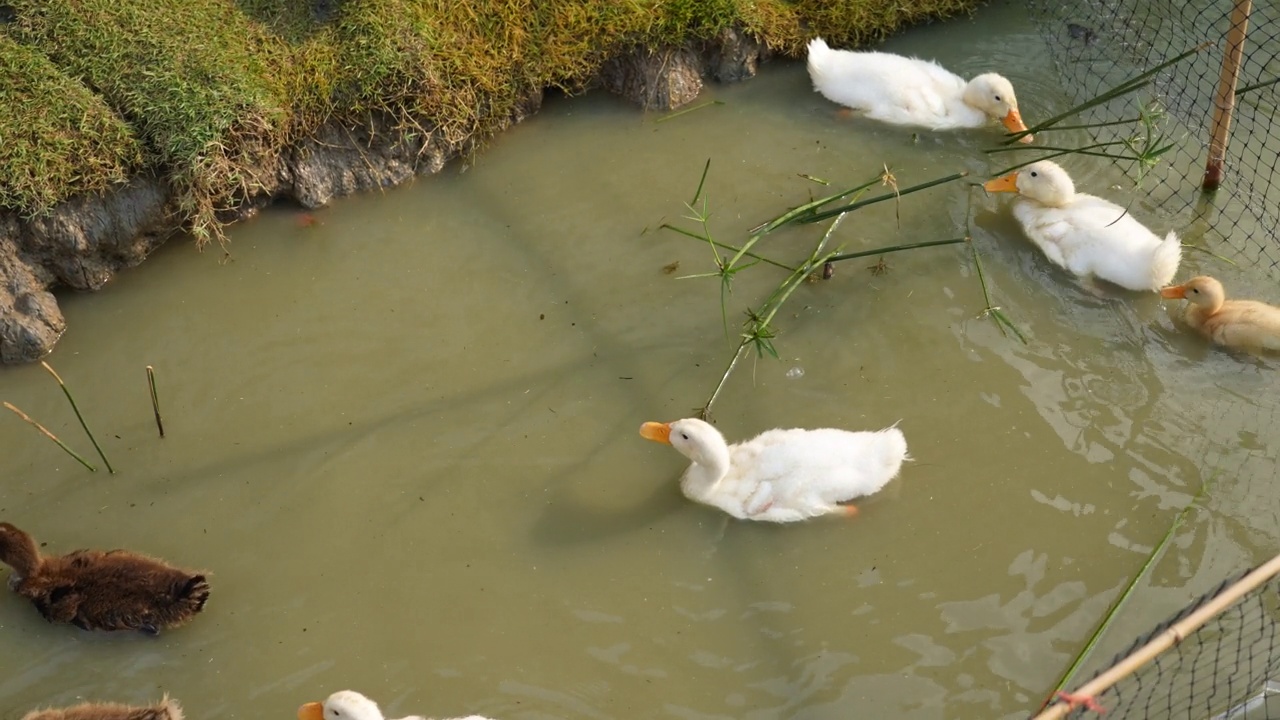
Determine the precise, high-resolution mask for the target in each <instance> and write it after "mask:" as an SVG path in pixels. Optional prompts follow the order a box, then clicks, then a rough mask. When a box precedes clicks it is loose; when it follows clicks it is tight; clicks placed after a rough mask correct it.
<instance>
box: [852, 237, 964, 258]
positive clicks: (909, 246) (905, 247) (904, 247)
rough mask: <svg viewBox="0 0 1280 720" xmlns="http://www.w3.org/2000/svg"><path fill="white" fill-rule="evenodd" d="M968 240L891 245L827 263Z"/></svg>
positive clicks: (958, 239)
mask: <svg viewBox="0 0 1280 720" xmlns="http://www.w3.org/2000/svg"><path fill="white" fill-rule="evenodd" d="M967 239H968V238H952V239H950V240H928V241H925V242H918V243H907V244H906V245H891V246H889V247H883V248H876V249H875V250H860V251H858V252H853V253H841V254H839V255H832V256H831V257H828V258H827V262H832V263H833V262H840V261H841V260H853V259H854V258H860V257H867V256H868V255H887V254H889V253H893V252H898V251H900V250H915V249H916V248H926V247H936V246H938V245H955V244H956V243H962V242H964V241H965V240H967Z"/></svg>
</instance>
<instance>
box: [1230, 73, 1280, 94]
mask: <svg viewBox="0 0 1280 720" xmlns="http://www.w3.org/2000/svg"><path fill="white" fill-rule="evenodd" d="M1276 83H1280V77H1275V78H1271V79H1270V80H1263V81H1262V82H1256V83H1254V84H1252V85H1245V86H1244V87H1242V88H1240V89H1239V90H1236V97H1240V96H1241V95H1243V94H1245V93H1247V92H1253V91H1254V90H1261V89H1262V88H1264V87H1269V86H1271V85H1275V84H1276Z"/></svg>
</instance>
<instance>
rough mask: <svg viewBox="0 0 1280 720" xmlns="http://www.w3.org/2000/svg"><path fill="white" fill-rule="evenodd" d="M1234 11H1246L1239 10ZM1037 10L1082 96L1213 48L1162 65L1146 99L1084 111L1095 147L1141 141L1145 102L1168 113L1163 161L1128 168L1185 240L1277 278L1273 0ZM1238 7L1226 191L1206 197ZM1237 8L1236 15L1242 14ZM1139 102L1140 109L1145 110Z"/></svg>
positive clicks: (1071, 86)
mask: <svg viewBox="0 0 1280 720" xmlns="http://www.w3.org/2000/svg"><path fill="white" fill-rule="evenodd" d="M1237 6H1240V7H1239V9H1237ZM1027 8H1028V12H1029V14H1030V16H1031V18H1032V21H1033V23H1034V24H1035V25H1036V27H1037V28H1038V29H1039V31H1040V33H1041V35H1042V36H1043V38H1044V40H1045V42H1046V44H1047V45H1048V48H1049V53H1050V55H1051V57H1052V58H1053V60H1054V64H1055V65H1056V67H1057V69H1058V71H1059V73H1060V75H1061V79H1062V81H1063V83H1062V86H1063V88H1064V90H1065V92H1066V93H1067V95H1068V97H1069V98H1070V99H1071V100H1072V101H1073V102H1074V103H1081V102H1085V101H1087V100H1090V99H1092V98H1096V97H1099V96H1102V95H1103V94H1104V93H1105V92H1106V91H1107V90H1109V89H1111V88H1113V87H1115V86H1118V85H1120V84H1121V83H1123V82H1124V81H1126V80H1129V79H1132V78H1134V77H1136V76H1138V75H1139V74H1141V73H1143V72H1145V71H1147V70H1150V69H1152V68H1155V67H1157V66H1159V65H1160V64H1162V63H1163V62H1165V61H1168V60H1171V59H1173V58H1175V57H1177V56H1178V55H1180V54H1182V53H1184V52H1186V51H1188V50H1191V49H1192V48H1195V47H1196V46H1198V45H1200V44H1202V43H1209V46H1208V47H1207V48H1205V49H1204V50H1202V51H1201V52H1198V53H1195V54H1193V55H1192V56H1190V57H1189V58H1186V59H1184V60H1182V61H1179V62H1178V63H1176V64H1174V65H1171V66H1170V67H1168V68H1165V69H1163V70H1161V71H1160V72H1158V73H1157V74H1156V75H1155V76H1154V78H1153V80H1152V83H1151V84H1150V85H1148V86H1147V87H1146V88H1144V89H1143V90H1141V91H1140V92H1139V94H1138V96H1137V97H1135V96H1131V95H1130V96H1122V97H1118V98H1115V99H1112V100H1110V101H1108V102H1106V103H1103V104H1101V105H1098V106H1096V107H1093V108H1090V109H1088V110H1085V111H1084V113H1083V115H1084V117H1083V118H1082V119H1083V120H1084V121H1085V122H1086V123H1088V124H1090V125H1096V124H1101V123H1115V124H1114V125H1109V126H1105V127H1093V128H1091V129H1090V131H1089V132H1090V133H1091V134H1093V135H1094V138H1095V140H1096V141H1097V142H1116V141H1122V140H1124V139H1126V138H1129V137H1132V135H1133V131H1134V124H1133V123H1124V122H1121V121H1124V120H1130V119H1134V118H1135V117H1136V116H1137V114H1138V113H1137V110H1138V108H1139V107H1142V106H1146V107H1154V108H1155V109H1156V110H1157V111H1160V112H1163V113H1165V118H1164V119H1163V120H1162V123H1163V128H1162V129H1163V130H1164V131H1165V132H1166V133H1167V139H1168V140H1169V141H1170V142H1171V143H1172V144H1173V147H1172V148H1171V149H1170V150H1169V151H1168V152H1166V153H1164V154H1163V155H1162V156H1161V157H1160V160H1159V162H1158V163H1157V164H1156V165H1155V167H1153V168H1150V169H1144V168H1141V167H1140V164H1139V163H1120V166H1121V167H1122V168H1123V169H1124V170H1125V171H1126V172H1128V173H1129V174H1130V175H1131V176H1132V177H1133V179H1134V180H1135V181H1139V180H1140V181H1141V186H1142V188H1143V191H1144V193H1147V194H1149V196H1150V200H1151V202H1152V203H1153V204H1155V205H1156V206H1158V207H1159V208H1161V210H1162V211H1164V212H1167V213H1169V214H1170V215H1172V216H1176V217H1177V219H1178V221H1179V227H1180V228H1185V230H1184V231H1183V232H1180V235H1182V236H1183V240H1184V242H1189V243H1193V244H1197V245H1204V246H1206V247H1207V249H1211V250H1212V251H1213V252H1215V253H1219V254H1221V255H1222V256H1224V257H1227V258H1228V259H1231V260H1232V261H1233V262H1236V263H1237V264H1240V265H1242V266H1249V267H1253V268H1256V269H1258V270H1259V271H1260V272H1263V273H1266V274H1269V275H1270V276H1272V277H1273V278H1275V277H1280V240H1277V239H1275V237H1274V232H1275V230H1276V228H1277V220H1278V219H1280V183H1275V182H1273V180H1274V178H1275V174H1276V166H1277V164H1280V126H1277V125H1276V124H1275V123H1274V120H1275V119H1276V114H1277V106H1280V96H1278V95H1277V88H1280V86H1278V85H1275V84H1271V83H1272V82H1273V81H1274V80H1276V78H1278V77H1280V57H1278V56H1280V22H1277V9H1276V8H1275V7H1273V6H1272V4H1271V3H1270V2H1257V1H1255V2H1252V3H1246V2H1244V1H1243V0H1182V1H1179V2H1169V1H1168V0H1077V1H1075V2H1060V0H1027ZM1233 12H1236V13H1241V12H1244V13H1247V14H1245V15H1244V17H1246V18H1247V28H1246V35H1245V38H1246V39H1245V42H1244V45H1243V56H1242V61H1241V63H1240V65H1239V75H1238V80H1237V83H1236V89H1235V92H1234V100H1235V108H1234V111H1233V114H1232V118H1231V128H1230V136H1229V142H1228V144H1227V148H1226V158H1225V168H1224V175H1223V179H1222V183H1221V186H1220V187H1219V189H1218V190H1217V191H1216V192H1214V193H1211V194H1205V193H1202V192H1201V185H1202V181H1203V179H1204V175H1205V168H1206V163H1207V160H1208V154H1209V153H1208V149H1209V145H1210V140H1211V133H1212V129H1213V124H1214V118H1215V107H1216V106H1217V102H1216V101H1215V95H1216V93H1217V92H1218V87H1219V82H1220V78H1221V75H1222V72H1223V60H1224V57H1225V56H1226V54H1227V48H1228V45H1229V43H1228V41H1227V37H1228V32H1229V31H1230V29H1231V27H1232V24H1233ZM1239 16H1240V15H1237V17H1239ZM1139 103H1141V105H1139Z"/></svg>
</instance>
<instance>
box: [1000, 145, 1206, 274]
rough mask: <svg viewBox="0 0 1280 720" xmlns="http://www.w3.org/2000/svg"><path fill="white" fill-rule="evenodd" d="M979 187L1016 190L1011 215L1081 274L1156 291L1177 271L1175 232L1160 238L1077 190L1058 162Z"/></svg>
mask: <svg viewBox="0 0 1280 720" xmlns="http://www.w3.org/2000/svg"><path fill="white" fill-rule="evenodd" d="M983 187H984V188H986V189H987V190H989V191H991V192H1016V193H1018V195H1019V196H1020V197H1019V198H1018V199H1017V201H1015V202H1014V204H1013V216H1014V217H1015V218H1017V220H1018V223H1019V224H1020V225H1022V231H1023V232H1025V233H1026V234H1027V237H1028V238H1030V239H1031V242H1033V243H1035V244H1036V246H1037V247H1039V248H1040V249H1041V250H1042V251H1044V254H1045V256H1046V257H1048V258H1049V260H1050V261H1051V262H1053V264H1055V265H1058V266H1060V267H1063V268H1066V269H1067V270H1069V271H1071V272H1073V273H1075V274H1076V275H1078V276H1080V277H1089V276H1094V277H1098V278H1101V279H1102V280H1106V281H1107V282H1112V283H1115V284H1116V285H1119V286H1121V287H1124V288H1128V289H1130V290H1147V291H1152V292H1154V291H1157V290H1159V289H1160V288H1161V287H1163V286H1165V285H1168V284H1169V281H1170V280H1172V279H1173V276H1174V274H1175V273H1177V272H1178V263H1180V262H1181V261H1182V244H1181V243H1180V242H1179V241H1178V235H1177V234H1176V233H1174V232H1173V231H1170V232H1169V234H1168V235H1166V236H1165V237H1164V239H1163V240H1161V239H1160V238H1159V237H1156V235H1155V233H1153V232H1151V231H1150V230H1148V229H1147V228H1146V226H1144V225H1143V224H1142V223H1140V222H1138V221H1137V220H1135V219H1134V218H1133V216H1132V215H1130V214H1129V211H1128V210H1126V209H1125V208H1122V207H1120V206H1119V205H1116V204H1115V203H1113V202H1109V201H1107V200H1103V199H1102V198H1100V197H1095V196H1093V195H1086V194H1085V193H1078V192H1076V188H1075V184H1074V183H1073V182H1071V176H1070V175H1068V174H1067V171H1066V170H1063V169H1062V167H1061V166H1059V165H1058V164H1057V163H1054V162H1050V161H1048V160H1041V161H1039V162H1035V163H1032V164H1030V165H1028V166H1026V167H1024V168H1022V169H1021V170H1018V171H1017V172H1013V173H1009V174H1008V175H1005V176H1003V177H999V178H996V179H994V180H988V181H987V182H986V183H985V184H984V185H983Z"/></svg>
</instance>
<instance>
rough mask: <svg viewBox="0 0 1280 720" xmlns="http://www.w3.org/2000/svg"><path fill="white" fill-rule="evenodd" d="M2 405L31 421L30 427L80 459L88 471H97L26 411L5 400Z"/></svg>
mask: <svg viewBox="0 0 1280 720" xmlns="http://www.w3.org/2000/svg"><path fill="white" fill-rule="evenodd" d="M4 406H5V407H7V408H9V409H10V410H12V411H13V412H14V414H15V415H17V416H18V417H20V418H22V419H23V420H26V421H27V422H28V423H31V426H32V427H34V428H35V429H37V430H39V431H40V432H41V433H43V434H44V436H45V437H47V438H49V439H50V440H52V441H54V442H55V443H57V444H58V447H60V448H62V449H63V450H65V451H66V453H67V454H68V455H70V456H71V457H73V458H75V459H76V460H78V461H80V464H81V465H83V466H85V467H87V468H89V472H98V468H96V467H94V466H92V465H90V464H89V462H88V461H87V460H85V459H84V458H82V457H80V455H79V453H77V452H76V451H75V450H72V449H71V448H69V447H67V444H66V443H64V442H62V441H61V440H59V439H58V436H57V435H54V434H53V433H51V432H49V428H47V427H45V426H43V425H41V424H40V423H38V422H36V421H35V420H32V419H31V418H30V417H29V416H28V415H27V414H26V413H24V412H22V411H21V410H19V409H18V408H16V407H14V406H13V404H12V403H7V402H6V403H5V404H4Z"/></svg>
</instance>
